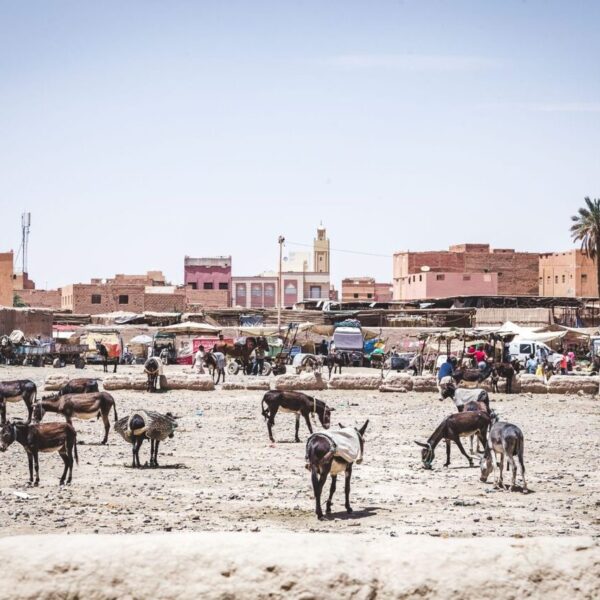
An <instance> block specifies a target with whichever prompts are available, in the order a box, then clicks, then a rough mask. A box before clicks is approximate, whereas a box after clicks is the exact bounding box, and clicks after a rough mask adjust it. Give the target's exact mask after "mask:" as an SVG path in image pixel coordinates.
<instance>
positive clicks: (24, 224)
mask: <svg viewBox="0 0 600 600" xmlns="http://www.w3.org/2000/svg"><path fill="white" fill-rule="evenodd" d="M30 227H31V213H30V212H26V213H23V214H22V215H21V232H22V238H21V251H22V253H23V254H22V256H21V258H22V259H23V273H27V246H28V244H29V229H30Z"/></svg>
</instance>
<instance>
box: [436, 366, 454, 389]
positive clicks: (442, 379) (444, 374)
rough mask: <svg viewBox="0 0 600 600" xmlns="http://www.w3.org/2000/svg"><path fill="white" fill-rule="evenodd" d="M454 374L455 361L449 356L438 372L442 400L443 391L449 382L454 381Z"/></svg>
mask: <svg viewBox="0 0 600 600" xmlns="http://www.w3.org/2000/svg"><path fill="white" fill-rule="evenodd" d="M453 374H454V361H453V360H452V357H451V356H449V357H448V358H447V359H446V362H445V363H443V364H442V366H441V367H440V369H439V371H438V374H437V384H438V391H439V393H440V400H441V399H442V392H443V391H444V389H445V388H446V386H447V385H448V384H449V383H452V382H453V379H452V375H453Z"/></svg>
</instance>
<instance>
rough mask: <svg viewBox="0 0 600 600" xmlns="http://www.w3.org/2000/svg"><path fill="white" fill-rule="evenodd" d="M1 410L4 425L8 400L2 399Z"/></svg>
mask: <svg viewBox="0 0 600 600" xmlns="http://www.w3.org/2000/svg"><path fill="white" fill-rule="evenodd" d="M0 412H1V420H2V425H4V424H5V423H6V400H2V401H0Z"/></svg>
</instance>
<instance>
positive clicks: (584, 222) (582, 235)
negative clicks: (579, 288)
mask: <svg viewBox="0 0 600 600" xmlns="http://www.w3.org/2000/svg"><path fill="white" fill-rule="evenodd" d="M584 200H585V206H583V207H582V208H580V209H579V210H578V211H577V213H578V214H576V215H573V216H572V217H571V220H572V221H573V225H571V237H572V238H573V241H574V242H581V250H582V252H583V253H584V254H586V255H587V256H589V257H590V258H591V259H592V260H593V261H595V262H596V273H597V283H598V296H599V297H600V260H598V255H599V254H600V199H598V198H594V200H590V199H589V198H588V197H587V196H586V197H585V198H584Z"/></svg>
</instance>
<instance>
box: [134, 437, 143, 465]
mask: <svg viewBox="0 0 600 600" xmlns="http://www.w3.org/2000/svg"><path fill="white" fill-rule="evenodd" d="M143 441H144V438H143V437H142V436H141V435H140V436H138V437H136V438H134V443H133V466H134V467H141V466H142V465H141V464H140V448H141V446H142V443H143Z"/></svg>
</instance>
